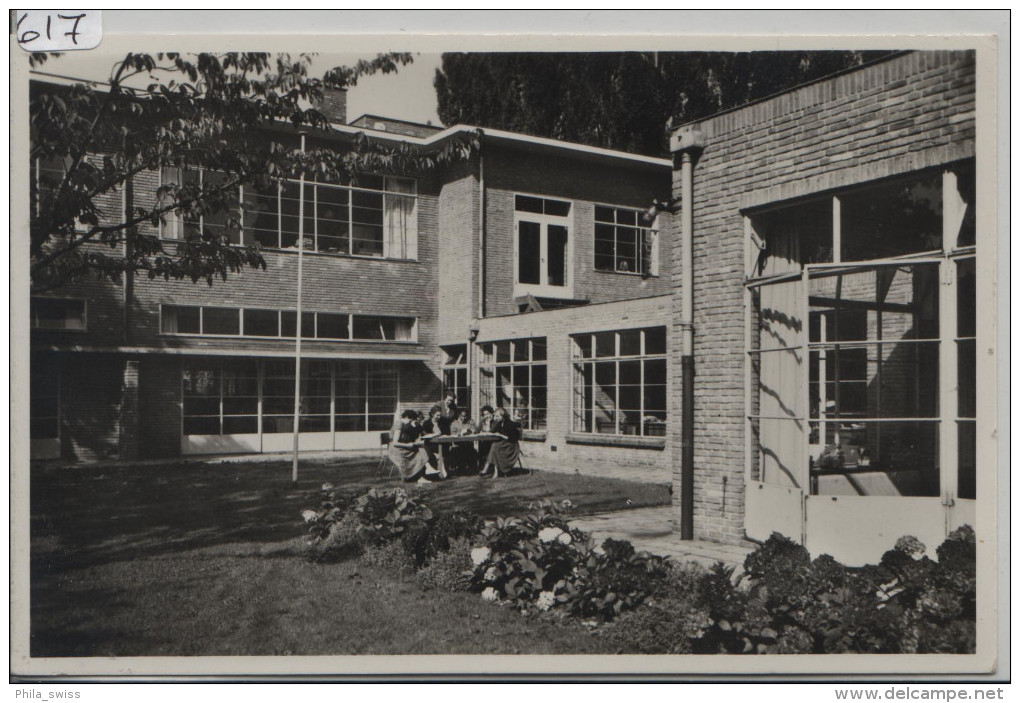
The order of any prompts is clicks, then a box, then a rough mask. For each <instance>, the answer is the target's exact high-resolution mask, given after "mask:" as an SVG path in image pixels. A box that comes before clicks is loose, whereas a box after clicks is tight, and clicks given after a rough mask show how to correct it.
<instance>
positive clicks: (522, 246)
mask: <svg viewBox="0 0 1020 703" xmlns="http://www.w3.org/2000/svg"><path fill="white" fill-rule="evenodd" d="M517 237H518V239H517V280H518V281H519V282H520V283H533V284H537V283H541V282H542V279H541V275H542V274H541V271H542V228H541V225H539V224H538V223H537V222H525V221H521V222H519V223H518V235H517Z"/></svg>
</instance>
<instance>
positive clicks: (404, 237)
mask: <svg viewBox="0 0 1020 703" xmlns="http://www.w3.org/2000/svg"><path fill="white" fill-rule="evenodd" d="M386 190H387V193H386V195H385V196H384V208H385V212H384V221H385V223H386V239H385V251H384V253H383V255H384V256H387V257H392V258H397V259H417V258H418V223H417V219H416V216H415V202H416V198H415V197H414V194H415V183H414V181H412V180H407V179H402V178H387V179H386ZM398 193H400V194H401V195H398ZM404 193H406V195H403V194H404Z"/></svg>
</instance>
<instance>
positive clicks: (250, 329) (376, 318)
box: [160, 305, 416, 342]
mask: <svg viewBox="0 0 1020 703" xmlns="http://www.w3.org/2000/svg"><path fill="white" fill-rule="evenodd" d="M415 323H416V320H415V318H413V317H391V316H380V315H351V314H349V313H331V312H304V313H302V315H301V336H302V339H324V340H370V341H386V342H410V341H414V340H415V335H416V324H415ZM160 329H161V330H162V332H163V334H186V335H196V334H197V335H217V336H241V337H275V338H284V339H286V338H290V339H293V338H294V337H295V336H296V335H297V313H296V312H295V311H293V310H270V309H264V308H220V307H212V306H199V305H163V306H162V308H161V322H160Z"/></svg>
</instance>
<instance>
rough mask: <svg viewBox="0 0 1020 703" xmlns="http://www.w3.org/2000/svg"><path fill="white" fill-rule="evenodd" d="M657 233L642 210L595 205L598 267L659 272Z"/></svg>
mask: <svg viewBox="0 0 1020 703" xmlns="http://www.w3.org/2000/svg"><path fill="white" fill-rule="evenodd" d="M657 234H658V231H657V229H656V223H655V220H654V218H653V219H652V220H648V219H647V216H646V213H644V212H642V211H640V210H633V209H630V208H619V207H609V206H606V205H596V206H595V270H596V271H617V272H619V273H639V274H642V275H645V276H654V275H658V273H659V257H658V252H659V248H658V246H657V244H656V238H657Z"/></svg>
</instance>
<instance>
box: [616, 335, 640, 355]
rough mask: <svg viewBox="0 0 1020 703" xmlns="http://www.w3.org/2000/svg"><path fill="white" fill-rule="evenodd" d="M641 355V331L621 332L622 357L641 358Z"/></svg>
mask: <svg viewBox="0 0 1020 703" xmlns="http://www.w3.org/2000/svg"><path fill="white" fill-rule="evenodd" d="M640 354H641V330H624V331H623V332H620V356H639V355H640Z"/></svg>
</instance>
